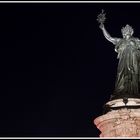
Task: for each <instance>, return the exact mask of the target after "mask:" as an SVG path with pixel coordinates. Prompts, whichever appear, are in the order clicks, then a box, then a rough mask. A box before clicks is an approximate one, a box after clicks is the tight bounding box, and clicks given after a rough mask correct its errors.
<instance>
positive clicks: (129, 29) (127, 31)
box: [121, 24, 134, 35]
mask: <svg viewBox="0 0 140 140" xmlns="http://www.w3.org/2000/svg"><path fill="white" fill-rule="evenodd" d="M121 32H122V34H123V35H127V34H131V35H132V34H133V33H134V30H133V28H132V27H131V26H130V25H128V24H127V25H126V26H125V27H123V28H122V29H121Z"/></svg>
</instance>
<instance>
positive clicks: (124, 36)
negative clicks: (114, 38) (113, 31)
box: [123, 33, 132, 39]
mask: <svg viewBox="0 0 140 140" xmlns="http://www.w3.org/2000/svg"><path fill="white" fill-rule="evenodd" d="M131 36H132V34H130V33H126V34H123V38H125V39H129V38H130V37H131Z"/></svg>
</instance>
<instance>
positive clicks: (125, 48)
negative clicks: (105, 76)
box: [97, 11, 140, 100]
mask: <svg viewBox="0 0 140 140" xmlns="http://www.w3.org/2000/svg"><path fill="white" fill-rule="evenodd" d="M97 20H98V22H99V23H100V26H99V27H100V29H101V30H102V31H103V35H104V36H105V38H106V39H107V40H108V41H110V42H112V43H113V44H114V45H115V51H116V52H117V53H118V56H117V58H118V59H119V63H118V69H117V77H116V82H115V90H114V92H113V94H112V95H111V100H113V99H118V98H124V97H126V98H140V93H139V91H140V40H139V39H138V38H135V37H133V36H132V35H133V33H134V30H133V28H132V27H131V26H130V25H128V24H127V25H126V26H125V27H123V28H122V29H121V32H122V36H123V37H122V38H115V37H111V36H110V34H109V33H108V32H107V30H106V29H105V26H104V21H105V14H104V13H103V11H102V13H101V14H100V15H98V19H97Z"/></svg>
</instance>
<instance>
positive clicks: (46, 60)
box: [0, 3, 140, 137]
mask: <svg viewBox="0 0 140 140" xmlns="http://www.w3.org/2000/svg"><path fill="white" fill-rule="evenodd" d="M101 9H104V10H105V12H106V17H107V20H106V23H105V26H106V29H107V30H108V32H109V33H110V34H111V35H112V36H113V37H121V28H122V27H123V26H125V25H126V24H130V25H131V26H132V27H133V28H134V31H135V33H134V36H136V37H139V38H140V3H138V4H126V3H125V4H122V3H121V4H115V3H112V4H111V3H110V4H107V3H102V4H101V3H83V4H82V3H81V4H80V3H77V4H76V3H75V4H74V3H73V4H72V3H71V4H68V3H63V4H61V3H59V4H58V3H54V4H49V3H44V4H43V3H42V4H41V3H40V4H38V3H36V4H33V3H32V4H2V3H1V4H0V48H1V50H0V60H1V63H0V64H1V66H0V69H1V77H0V81H1V88H0V89H1V91H0V136H33V137H34V136H44V137H47V136H52V137H63V136H64V137H69V136H70V137H83V136H85V137H89V136H90V137H98V135H99V134H100V132H99V131H98V129H97V128H96V126H95V125H94V124H93V123H92V121H93V120H94V119H95V118H96V117H97V116H100V115H101V114H102V113H103V105H104V104H105V103H106V102H107V101H108V100H109V98H110V95H111V93H112V92H113V89H114V84H115V76H116V70H117V62H118V60H117V58H116V56H117V54H116V52H115V51H114V46H113V44H111V43H110V42H108V41H107V40H106V39H105V38H104V36H103V34H102V32H101V30H100V29H99V27H98V23H97V21H96V18H97V15H98V14H99V13H100V12H101Z"/></svg>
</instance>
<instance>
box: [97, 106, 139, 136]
mask: <svg viewBox="0 0 140 140" xmlns="http://www.w3.org/2000/svg"><path fill="white" fill-rule="evenodd" d="M94 124H95V125H96V126H97V128H98V129H99V130H100V131H101V134H100V137H140V109H127V108H123V109H119V110H112V111H110V112H108V113H107V114H105V115H102V116H99V117H98V118H96V119H95V120H94Z"/></svg>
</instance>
